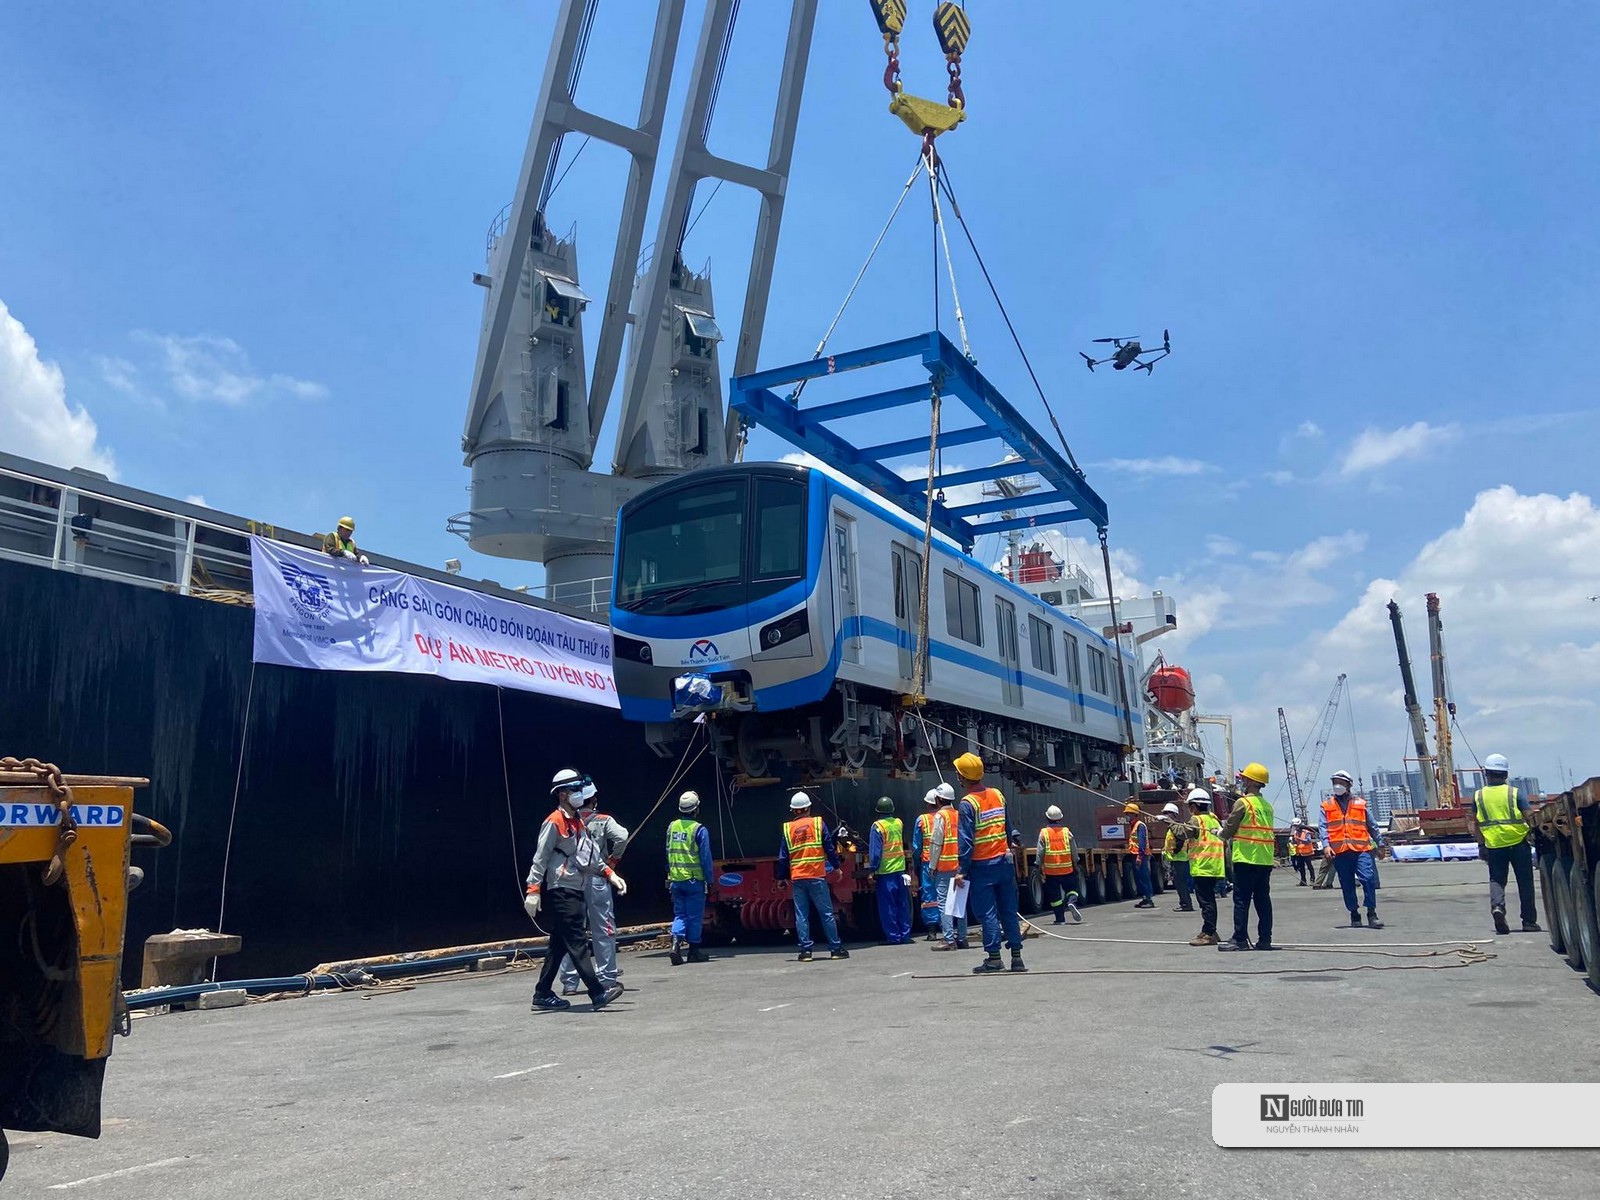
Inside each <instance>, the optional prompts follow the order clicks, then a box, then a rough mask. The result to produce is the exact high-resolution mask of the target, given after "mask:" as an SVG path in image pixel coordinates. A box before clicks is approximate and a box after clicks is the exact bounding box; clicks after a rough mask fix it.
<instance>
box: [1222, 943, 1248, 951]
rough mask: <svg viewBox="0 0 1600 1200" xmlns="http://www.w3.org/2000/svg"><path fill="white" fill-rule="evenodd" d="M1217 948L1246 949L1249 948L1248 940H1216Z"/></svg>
mask: <svg viewBox="0 0 1600 1200" xmlns="http://www.w3.org/2000/svg"><path fill="white" fill-rule="evenodd" d="M1217 949H1218V950H1248V949H1250V943H1249V942H1232V941H1229V942H1218V943H1217Z"/></svg>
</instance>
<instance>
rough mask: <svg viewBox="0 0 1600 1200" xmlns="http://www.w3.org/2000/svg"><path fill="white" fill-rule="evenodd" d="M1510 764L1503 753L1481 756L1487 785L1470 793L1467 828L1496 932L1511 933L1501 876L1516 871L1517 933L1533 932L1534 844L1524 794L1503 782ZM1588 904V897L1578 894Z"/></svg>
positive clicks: (1535, 924) (1536, 928)
mask: <svg viewBox="0 0 1600 1200" xmlns="http://www.w3.org/2000/svg"><path fill="white" fill-rule="evenodd" d="M1510 771H1511V764H1510V762H1509V761H1507V759H1506V756H1505V755H1504V754H1491V755H1489V757H1488V758H1486V759H1484V760H1483V776H1484V779H1485V780H1486V781H1487V786H1485V787H1482V788H1479V789H1478V791H1477V793H1476V794H1474V795H1473V797H1472V813H1471V816H1470V817H1469V818H1468V827H1469V828H1470V829H1471V830H1472V834H1473V836H1474V837H1475V838H1477V839H1478V845H1479V846H1480V847H1481V848H1482V850H1483V859H1484V862H1486V863H1488V865H1489V912H1490V914H1491V915H1492V916H1493V917H1494V929H1495V932H1496V933H1510V932H1511V927H1510V926H1509V925H1507V924H1506V877H1507V876H1508V875H1509V874H1510V872H1511V871H1513V870H1514V871H1516V873H1517V901H1518V903H1519V904H1520V906H1521V908H1522V932H1524V933H1538V932H1539V921H1538V911H1537V910H1536V909H1535V908H1534V906H1533V847H1532V845H1531V844H1530V843H1529V841H1528V814H1529V813H1530V812H1531V811H1532V806H1531V805H1530V804H1529V803H1528V800H1527V797H1525V796H1523V795H1522V794H1521V793H1520V792H1519V791H1518V790H1517V789H1516V788H1514V787H1512V786H1511V785H1510V783H1509V782H1507V777H1508V775H1509V774H1510ZM1577 899H1578V901H1579V903H1585V904H1586V903H1588V897H1584V896H1580V897H1578V898H1577Z"/></svg>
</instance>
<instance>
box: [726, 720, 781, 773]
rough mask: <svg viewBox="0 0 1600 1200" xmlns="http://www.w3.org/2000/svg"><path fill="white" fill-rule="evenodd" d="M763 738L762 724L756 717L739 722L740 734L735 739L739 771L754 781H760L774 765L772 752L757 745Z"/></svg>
mask: <svg viewBox="0 0 1600 1200" xmlns="http://www.w3.org/2000/svg"><path fill="white" fill-rule="evenodd" d="M761 736H762V729H761V723H760V722H759V721H757V720H756V719H755V718H754V717H746V718H745V719H744V720H742V721H740V722H739V732H738V733H737V734H736V735H735V737H734V753H735V754H736V755H738V758H739V770H741V771H743V772H744V773H745V774H746V775H748V776H750V777H751V778H752V779H760V778H761V777H762V776H764V775H765V774H766V773H767V768H768V767H769V766H771V765H772V751H770V750H767V749H764V748H762V747H760V746H758V745H756V742H757V741H758V740H759V739H760V738H761Z"/></svg>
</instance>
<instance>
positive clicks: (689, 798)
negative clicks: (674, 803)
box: [678, 791, 700, 812]
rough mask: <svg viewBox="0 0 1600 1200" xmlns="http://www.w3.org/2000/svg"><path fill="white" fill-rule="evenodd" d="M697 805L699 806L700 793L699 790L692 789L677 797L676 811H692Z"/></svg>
mask: <svg viewBox="0 0 1600 1200" xmlns="http://www.w3.org/2000/svg"><path fill="white" fill-rule="evenodd" d="M699 807H700V793H699V792H693V791H690V792H685V793H684V794H683V795H681V796H679V797H678V811H679V812H693V811H694V810H695V809H697V808H699Z"/></svg>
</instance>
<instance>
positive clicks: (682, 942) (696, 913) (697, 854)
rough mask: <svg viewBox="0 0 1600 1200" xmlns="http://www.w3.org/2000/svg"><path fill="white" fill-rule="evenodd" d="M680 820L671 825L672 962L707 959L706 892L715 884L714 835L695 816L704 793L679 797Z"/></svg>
mask: <svg viewBox="0 0 1600 1200" xmlns="http://www.w3.org/2000/svg"><path fill="white" fill-rule="evenodd" d="M678 813H679V816H678V819H677V820H676V821H674V822H673V823H672V824H671V825H669V826H667V890H668V891H670V892H671V893H672V951H671V954H670V955H669V957H670V958H671V960H672V965H673V966H675V967H681V966H682V965H683V964H684V963H686V962H696V963H698V962H706V961H708V960H707V958H706V954H705V952H704V951H703V950H701V949H700V936H701V930H702V929H703V927H704V921H705V915H706V892H707V891H708V890H709V889H710V887H711V835H710V834H709V833H707V832H706V827H705V826H704V825H702V824H700V822H699V821H697V820H696V819H695V818H696V817H697V816H699V813H700V794H699V793H698V792H693V791H689V792H685V793H683V795H681V796H679V797H678Z"/></svg>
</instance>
